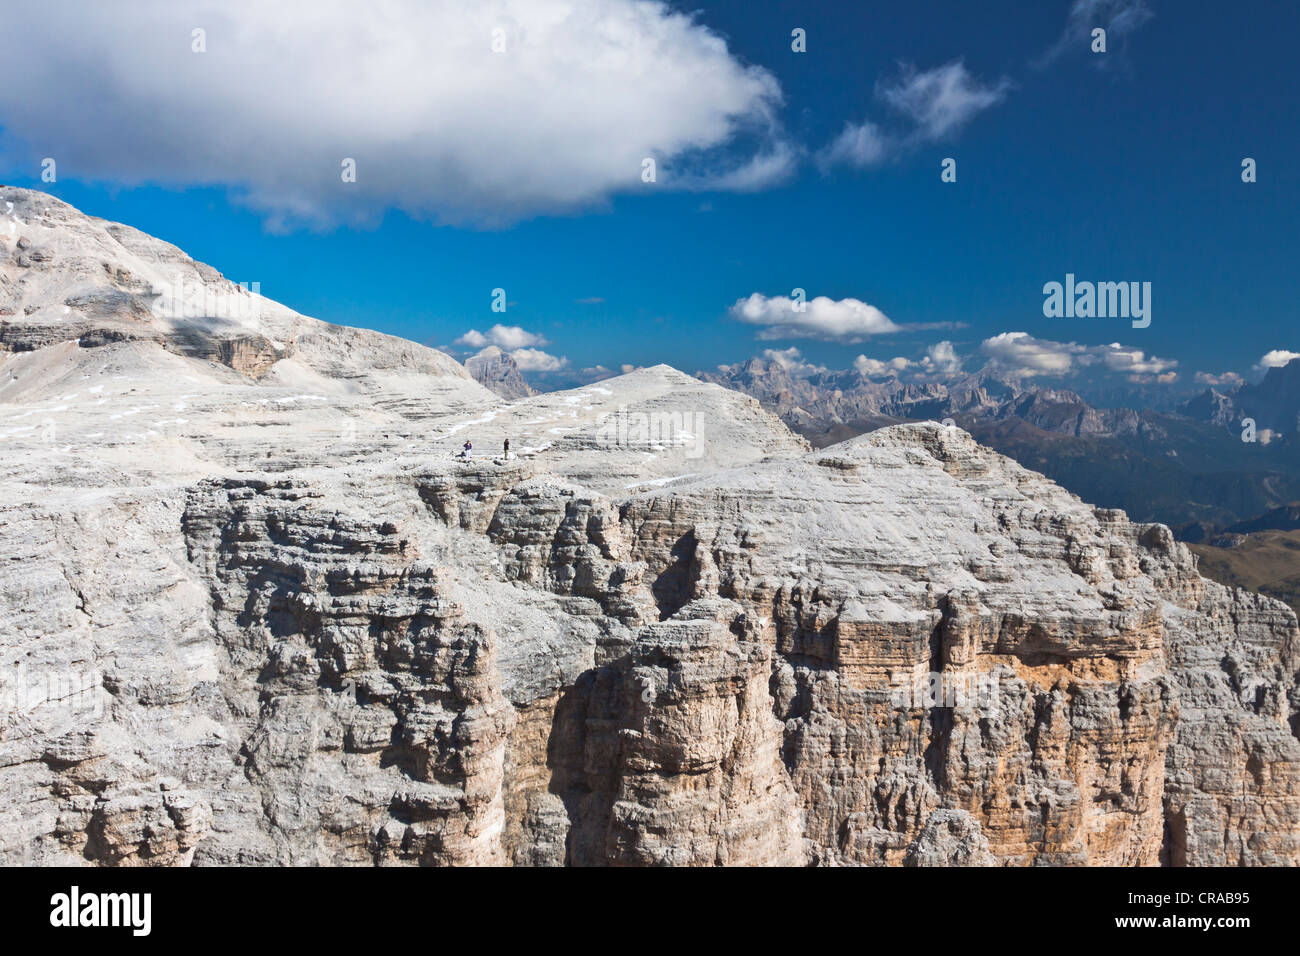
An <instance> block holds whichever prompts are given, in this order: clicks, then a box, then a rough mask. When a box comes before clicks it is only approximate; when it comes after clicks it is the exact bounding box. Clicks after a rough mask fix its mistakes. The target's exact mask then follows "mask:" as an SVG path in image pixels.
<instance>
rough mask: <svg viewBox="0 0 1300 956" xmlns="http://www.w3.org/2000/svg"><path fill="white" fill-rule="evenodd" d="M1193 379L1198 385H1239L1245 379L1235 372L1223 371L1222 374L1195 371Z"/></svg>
mask: <svg viewBox="0 0 1300 956" xmlns="http://www.w3.org/2000/svg"><path fill="white" fill-rule="evenodd" d="M1195 379H1196V383H1197V384H1198V385H1241V384H1243V383H1244V382H1245V381H1246V380H1245V379H1244V378H1242V377H1241V376H1240V375H1238V374H1237V373H1236V372H1224V373H1223V374H1222V375H1212V374H1211V373H1209V372H1197V373H1196V375H1195Z"/></svg>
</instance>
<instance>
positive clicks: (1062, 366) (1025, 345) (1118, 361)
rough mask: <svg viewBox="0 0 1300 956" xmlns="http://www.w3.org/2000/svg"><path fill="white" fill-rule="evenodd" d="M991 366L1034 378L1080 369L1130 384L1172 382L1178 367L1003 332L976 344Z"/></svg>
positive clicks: (1115, 350) (1130, 353)
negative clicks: (1100, 372) (1109, 374)
mask: <svg viewBox="0 0 1300 956" xmlns="http://www.w3.org/2000/svg"><path fill="white" fill-rule="evenodd" d="M980 351H981V352H983V353H984V355H985V356H987V357H988V359H989V361H990V363H991V364H993V365H995V366H997V367H998V368H1001V369H1003V370H1005V371H1007V372H1011V373H1013V374H1017V375H1021V376H1024V377H1027V378H1028V377H1033V376H1036V375H1049V376H1065V375H1072V374H1075V373H1077V372H1079V371H1080V370H1082V369H1084V368H1094V369H1096V368H1099V369H1101V370H1104V371H1107V372H1112V373H1116V374H1121V375H1124V376H1126V377H1127V378H1128V379H1129V380H1130V381H1161V382H1169V381H1173V379H1174V378H1175V377H1176V374H1177V373H1176V372H1174V369H1175V368H1177V366H1178V363H1177V362H1176V361H1174V360H1172V359H1161V358H1157V357H1156V356H1154V355H1151V356H1148V355H1147V354H1146V353H1145V352H1143V351H1142V350H1141V349H1135V348H1125V347H1124V346H1122V345H1120V344H1119V343H1118V342H1112V343H1111V344H1110V345H1080V344H1078V343H1077V342H1053V341H1050V340H1048V339H1037V338H1034V337H1033V336H1032V335H1030V334H1029V333H1027V332H1003V333H1002V334H1000V335H995V336H993V337H992V338H988V339H985V340H984V341H983V342H982V343H981V344H980Z"/></svg>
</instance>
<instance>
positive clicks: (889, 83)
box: [814, 60, 1013, 173]
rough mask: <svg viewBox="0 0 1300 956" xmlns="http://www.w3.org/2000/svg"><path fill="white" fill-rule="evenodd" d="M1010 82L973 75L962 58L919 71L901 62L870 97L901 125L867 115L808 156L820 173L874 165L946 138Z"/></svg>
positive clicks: (994, 99) (998, 96)
mask: <svg viewBox="0 0 1300 956" xmlns="http://www.w3.org/2000/svg"><path fill="white" fill-rule="evenodd" d="M1012 85H1013V84H1012V83H1011V80H1009V79H1008V78H1007V77H1002V78H1001V79H999V80H998V81H997V82H995V83H986V82H984V81H982V80H980V79H978V78H977V77H975V76H974V75H973V74H972V73H971V72H970V71H969V70H968V69H966V64H965V62H964V61H963V60H952V61H951V62H949V63H945V64H943V65H942V66H936V67H934V68H933V69H930V70H925V71H918V70H917V69H916V68H915V67H914V66H911V65H909V64H903V65H902V66H901V67H900V70H899V73H898V75H897V76H894V77H892V78H890V79H887V80H882V81H881V82H879V83H877V84H876V98H877V99H879V100H880V101H881V102H883V103H884V104H885V105H886V106H888V107H889V108H890V109H891V110H893V112H895V113H896V114H898V115H899V116H901V117H902V118H903V123H902V124H901V126H899V128H896V129H892V130H890V129H885V128H883V127H882V126H880V125H878V124H876V123H873V122H872V121H871V120H863V121H862V122H861V123H852V122H850V123H846V124H845V126H844V129H843V130H842V131H841V132H840V134H839V135H838V136H837V137H835V139H833V140H832V141H831V142H830V143H829V144H828V145H826V146H825V147H823V148H822V149H821V150H819V151H818V152H817V153H816V154H815V156H814V161H815V163H816V164H817V167H818V168H819V169H820V170H821V171H822V172H823V173H826V172H827V171H828V170H829V169H831V168H832V167H834V166H852V167H856V168H858V169H864V168H867V167H870V166H877V165H880V164H881V163H883V162H885V161H886V160H887V159H890V158H892V157H894V156H895V155H897V154H899V153H901V152H904V151H906V150H908V149H911V148H915V147H916V146H919V145H921V144H924V143H934V142H938V141H939V140H942V139H946V138H948V137H950V136H951V135H952V134H954V133H956V132H958V131H959V130H960V129H961V128H962V127H963V126H965V125H966V124H967V123H969V122H970V121H971V120H973V119H974V118H975V117H976V116H978V115H979V114H980V113H982V112H984V111H985V110H987V109H990V108H991V107H993V106H996V105H997V104H998V103H1001V102H1002V100H1004V99H1005V98H1006V95H1007V93H1008V92H1009V91H1010V90H1011V88H1012Z"/></svg>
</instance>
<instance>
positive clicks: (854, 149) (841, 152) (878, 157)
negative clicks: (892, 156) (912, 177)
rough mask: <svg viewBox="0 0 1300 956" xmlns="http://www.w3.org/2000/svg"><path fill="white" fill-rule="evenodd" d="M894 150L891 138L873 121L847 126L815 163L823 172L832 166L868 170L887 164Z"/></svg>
mask: <svg viewBox="0 0 1300 956" xmlns="http://www.w3.org/2000/svg"><path fill="white" fill-rule="evenodd" d="M890 147H891V144H890V141H889V138H888V137H887V136H886V135H885V134H884V133H883V132H882V131H881V129H880V127H879V126H877V125H876V124H875V123H873V122H871V121H870V120H863V121H862V122H861V123H846V124H844V131H843V132H841V133H840V135H839V136H837V137H835V139H833V140H832V141H831V142H830V144H829V145H828V146H826V148H825V149H823V150H821V151H820V152H819V153H818V154H817V156H816V159H815V161H816V163H817V166H818V168H819V169H821V171H822V172H826V171H827V170H828V169H830V168H831V167H832V166H852V167H855V168H857V169H866V168H867V167H869V166H878V165H880V164H881V163H883V162H884V161H885V159H886V157H887V156H888V154H889V151H890Z"/></svg>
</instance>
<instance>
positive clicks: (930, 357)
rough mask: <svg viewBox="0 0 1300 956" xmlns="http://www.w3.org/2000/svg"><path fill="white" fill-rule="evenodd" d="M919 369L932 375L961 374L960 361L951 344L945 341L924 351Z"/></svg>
mask: <svg viewBox="0 0 1300 956" xmlns="http://www.w3.org/2000/svg"><path fill="white" fill-rule="evenodd" d="M921 367H922V368H924V369H925V370H926V371H927V372H929V373H931V374H932V375H943V376H951V375H957V374H958V373H959V372H961V367H962V360H961V358H960V357H958V355H957V350H956V349H954V348H953V347H952V343H951V342H949V341H947V340H945V341H943V342H936V343H934V345H931V346H930V347H929V348H928V349H926V350H925V358H923V359H921Z"/></svg>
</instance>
